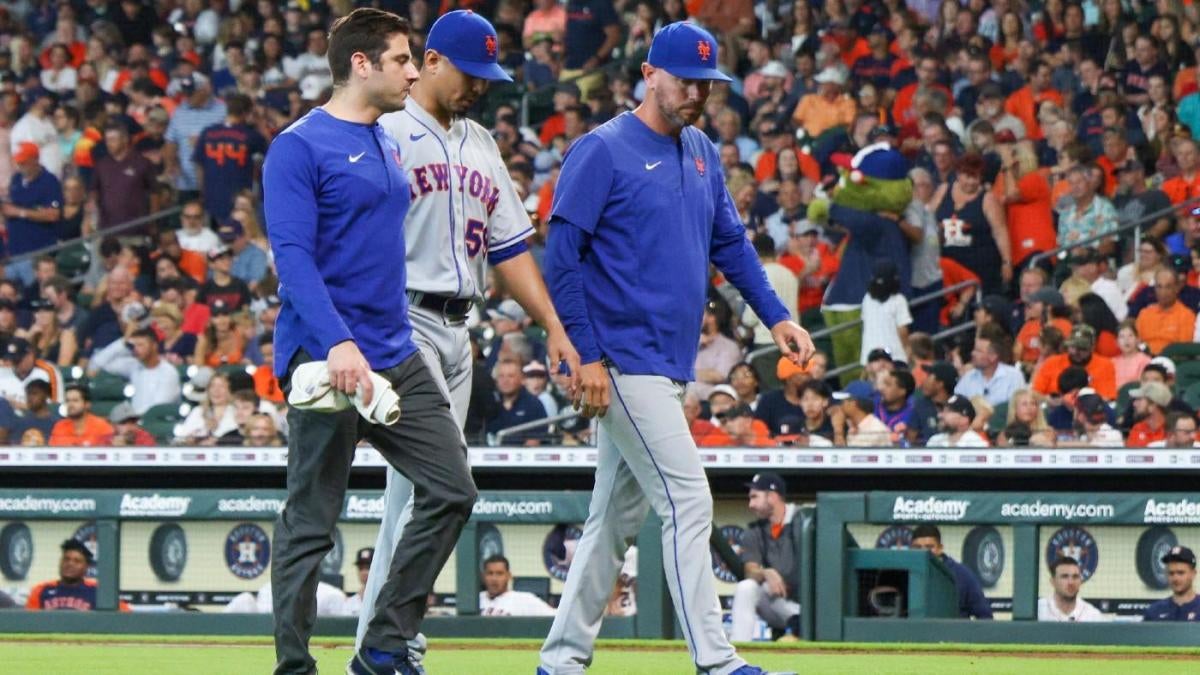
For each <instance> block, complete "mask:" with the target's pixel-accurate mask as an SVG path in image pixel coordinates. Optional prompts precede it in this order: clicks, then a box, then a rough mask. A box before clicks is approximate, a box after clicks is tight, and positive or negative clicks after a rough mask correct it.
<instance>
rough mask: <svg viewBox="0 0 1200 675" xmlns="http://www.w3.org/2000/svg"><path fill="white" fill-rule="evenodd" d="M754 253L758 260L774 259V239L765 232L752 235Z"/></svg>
mask: <svg viewBox="0 0 1200 675" xmlns="http://www.w3.org/2000/svg"><path fill="white" fill-rule="evenodd" d="M754 252H755V253H757V254H758V257H760V258H774V257H775V239H774V238H773V237H772V236H771V235H769V234H767V233H766V232H759V233H758V234H756V235H754Z"/></svg>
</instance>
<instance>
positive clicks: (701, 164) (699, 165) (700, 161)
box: [696, 157, 758, 480]
mask: <svg viewBox="0 0 1200 675" xmlns="http://www.w3.org/2000/svg"><path fill="white" fill-rule="evenodd" d="M696 171H699V172H700V175H701V176H703V175H704V160H703V159H701V158H700V157H697V158H696ZM755 480H758V479H757V478H756V479H755Z"/></svg>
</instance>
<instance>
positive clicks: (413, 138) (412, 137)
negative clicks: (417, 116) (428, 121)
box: [408, 132, 428, 141]
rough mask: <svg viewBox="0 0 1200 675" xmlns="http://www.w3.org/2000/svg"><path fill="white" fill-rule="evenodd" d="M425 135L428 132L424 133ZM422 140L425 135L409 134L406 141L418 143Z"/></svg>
mask: <svg viewBox="0 0 1200 675" xmlns="http://www.w3.org/2000/svg"><path fill="white" fill-rule="evenodd" d="M426 133H428V132H426ZM422 138H425V134H409V135H408V140H410V141H419V140H421V139H422Z"/></svg>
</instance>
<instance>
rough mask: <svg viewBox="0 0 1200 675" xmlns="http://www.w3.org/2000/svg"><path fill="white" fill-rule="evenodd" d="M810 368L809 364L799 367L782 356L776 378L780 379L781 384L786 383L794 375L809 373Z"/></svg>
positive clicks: (776, 369)
mask: <svg viewBox="0 0 1200 675" xmlns="http://www.w3.org/2000/svg"><path fill="white" fill-rule="evenodd" d="M808 368H809V364H807V363H806V364H804V365H802V366H799V365H796V364H795V363H792V360H791V359H789V358H788V357H786V356H781V357H779V363H778V364H776V366H775V377H778V378H779V381H780V382H786V381H787V379H788V378H789V377H791V376H793V375H800V374H802V373H807V372H808Z"/></svg>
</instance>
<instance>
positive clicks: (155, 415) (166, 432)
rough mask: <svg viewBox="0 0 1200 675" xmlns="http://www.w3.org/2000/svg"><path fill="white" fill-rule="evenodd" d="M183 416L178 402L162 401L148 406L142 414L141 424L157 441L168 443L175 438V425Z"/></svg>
mask: <svg viewBox="0 0 1200 675" xmlns="http://www.w3.org/2000/svg"><path fill="white" fill-rule="evenodd" d="M183 418H184V415H183V412H182V410H181V409H180V405H179V404H178V403H163V404H162V405H156V406H154V407H152V408H150V409H149V410H147V411H146V413H145V414H144V415H142V424H141V426H142V428H143V429H145V430H146V431H148V432H150V434H151V435H152V436H154V438H155V440H157V441H158V442H159V443H170V442H171V441H172V440H173V439H174V438H175V425H176V424H179V423H180V422H182V421H183Z"/></svg>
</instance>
